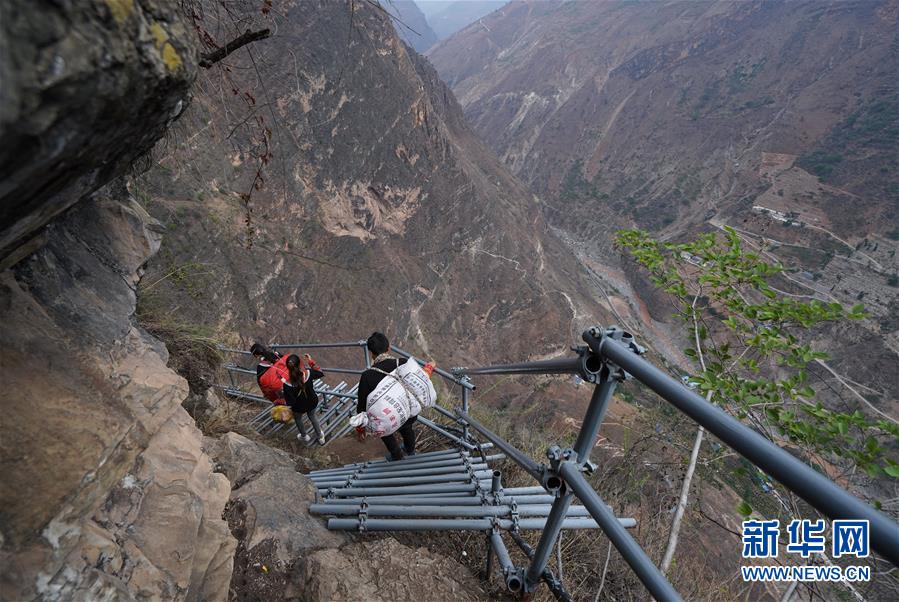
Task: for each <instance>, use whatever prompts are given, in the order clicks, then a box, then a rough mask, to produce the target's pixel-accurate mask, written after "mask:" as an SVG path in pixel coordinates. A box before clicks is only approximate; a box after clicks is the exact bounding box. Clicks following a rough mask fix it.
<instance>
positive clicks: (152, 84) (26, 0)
mask: <svg viewBox="0 0 899 602" xmlns="http://www.w3.org/2000/svg"><path fill="white" fill-rule="evenodd" d="M195 37H196V36H195V34H194V32H193V31H192V30H191V29H190V28H189V26H188V25H187V24H186V23H185V22H184V20H183V19H182V17H181V13H180V10H179V2H177V1H176V0H98V1H96V2H89V3H84V2H40V3H39V2H33V1H32V0H7V1H5V2H3V3H2V5H0V81H2V82H3V84H2V85H0V142H2V143H0V260H2V259H3V258H5V257H7V256H9V255H10V254H11V253H13V252H14V251H15V250H16V249H17V248H18V247H20V246H21V245H22V244H23V243H25V242H26V241H27V240H28V239H29V238H30V237H32V236H34V234H35V233H36V232H37V231H38V229H40V228H41V227H43V226H44V225H45V224H46V223H48V222H49V221H50V220H51V219H52V218H53V217H54V216H56V215H59V214H60V213H61V212H63V211H64V210H66V209H68V208H69V207H71V206H72V205H73V204H74V203H76V202H78V201H79V200H80V199H82V198H84V197H85V195H87V194H89V193H91V192H93V191H95V190H97V189H98V188H99V187H101V186H102V185H104V184H105V183H106V182H108V181H110V180H111V179H112V178H113V177H115V176H116V175H118V174H120V173H122V171H123V170H124V169H125V168H127V167H128V166H129V165H130V164H131V162H132V161H134V160H135V159H136V158H138V157H140V156H141V155H143V154H144V153H146V152H147V151H149V150H150V148H152V146H153V144H154V143H155V142H156V141H157V140H158V139H159V138H160V137H161V136H162V135H163V133H164V132H165V130H166V128H167V127H168V124H169V123H170V122H171V121H172V119H173V118H174V117H175V116H176V115H177V114H178V113H180V111H181V110H182V109H183V107H185V106H186V104H187V100H188V96H187V94H188V89H189V87H190V85H191V83H192V82H193V80H194V77H195V76H196V70H197V59H196V48H195ZM28 250H31V249H28ZM22 256H24V254H23V253H18V254H15V256H14V259H21V257H22ZM8 265H9V263H8V262H7V263H5V264H0V268H5V267H8Z"/></svg>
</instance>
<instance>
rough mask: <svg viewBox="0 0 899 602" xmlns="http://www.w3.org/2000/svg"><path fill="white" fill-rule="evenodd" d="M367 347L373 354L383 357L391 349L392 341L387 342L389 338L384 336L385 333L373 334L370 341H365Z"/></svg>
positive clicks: (369, 338)
mask: <svg viewBox="0 0 899 602" xmlns="http://www.w3.org/2000/svg"><path fill="white" fill-rule="evenodd" d="M365 346H366V347H368V350H369V351H371V352H372V353H373V354H375V355H381V354H382V353H384V352H386V351H387V350H388V349H390V341H388V340H387V337H386V336H384V334H383V333H380V332H373V333H371V336H370V337H368V340H367V341H365Z"/></svg>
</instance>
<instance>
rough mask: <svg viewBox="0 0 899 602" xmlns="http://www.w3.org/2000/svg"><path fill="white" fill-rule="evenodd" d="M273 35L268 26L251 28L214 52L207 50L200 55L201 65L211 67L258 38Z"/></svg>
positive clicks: (261, 38)
mask: <svg viewBox="0 0 899 602" xmlns="http://www.w3.org/2000/svg"><path fill="white" fill-rule="evenodd" d="M270 35H272V31H271V30H270V29H268V28H266V29H260V30H259V31H250V30H249V29H248V30H246V31H245V32H244V34H243V35H242V36H239V37H237V38H234V39H233V40H231V41H230V42H228V43H227V44H225V45H224V46H222V47H221V48H218V49H216V50H213V51H212V52H206V53H204V54H201V55H200V67H203V68H204V69H209V68H210V67H212V66H213V65H214V64H216V63H217V62H219V61H220V60H222V59H223V58H225V57H226V56H228V55H229V54H231V53H232V52H234V51H235V50H238V49H240V48H243V47H244V46H246V45H247V44H250V43H252V42H255V41H257V40H263V39H265V38H267V37H269V36H270Z"/></svg>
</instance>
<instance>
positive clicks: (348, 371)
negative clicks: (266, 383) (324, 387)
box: [254, 368, 365, 374]
mask: <svg viewBox="0 0 899 602" xmlns="http://www.w3.org/2000/svg"><path fill="white" fill-rule="evenodd" d="M320 370H321V371H322V372H324V373H325V374H328V373H329V372H331V373H334V374H362V373H363V372H365V371H364V370H359V369H357V368H320ZM254 374H255V373H254Z"/></svg>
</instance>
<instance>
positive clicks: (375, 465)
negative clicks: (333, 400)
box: [306, 454, 505, 477]
mask: <svg viewBox="0 0 899 602" xmlns="http://www.w3.org/2000/svg"><path fill="white" fill-rule="evenodd" d="M418 457H419V456H418V454H416V455H414V456H412V457H407V458H406V459H405V460H399V461H397V462H384V461H383V460H382V461H380V462H378V461H372V462H363V463H359V464H349V465H347V466H345V467H341V468H329V469H327V470H315V471H312V472H310V473H309V474H308V475H306V476H309V477H313V476H315V477H317V476H320V475H327V474H335V473H351V472H355V471H356V470H364V471H365V472H366V473H375V472H390V471H405V470H418V469H423V468H440V467H445V466H465V460H469V461H470V462H476V463H479V464H480V463H482V462H481V458H479V457H477V456H475V457H474V458H472V456H468V455H465V456H458V455H457V456H451V455H448V456H432V457H430V458H422V459H421V460H417V458H418ZM503 458H505V456H504V455H503V454H493V455H490V456H487V461H488V462H493V461H495V460H502V459H503ZM413 459H416V461H415V462H412V461H411V460H413ZM407 462H408V464H407ZM416 465H418V466H416Z"/></svg>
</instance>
